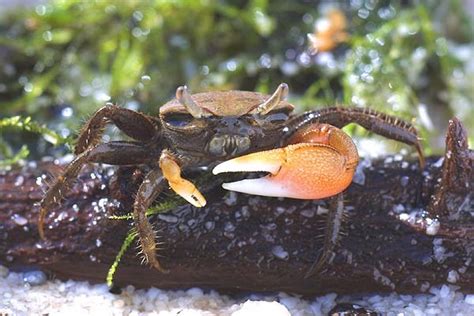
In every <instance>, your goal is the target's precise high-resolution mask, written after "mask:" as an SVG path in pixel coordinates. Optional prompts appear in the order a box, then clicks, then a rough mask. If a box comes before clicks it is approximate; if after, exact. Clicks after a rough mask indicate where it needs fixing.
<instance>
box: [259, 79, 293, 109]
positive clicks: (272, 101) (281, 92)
mask: <svg viewBox="0 0 474 316" xmlns="http://www.w3.org/2000/svg"><path fill="white" fill-rule="evenodd" d="M287 95H288V85H287V84H286V83H280V85H279V86H278V88H277V89H276V90H275V92H274V93H273V95H272V96H271V97H270V98H269V99H268V100H266V101H265V102H263V103H262V104H260V105H259V106H258V107H257V108H256V109H255V112H256V113H258V114H260V115H266V114H267V113H268V112H270V111H271V110H272V109H273V108H275V107H276V106H277V105H278V103H280V102H281V101H283V100H285V99H286V97H287Z"/></svg>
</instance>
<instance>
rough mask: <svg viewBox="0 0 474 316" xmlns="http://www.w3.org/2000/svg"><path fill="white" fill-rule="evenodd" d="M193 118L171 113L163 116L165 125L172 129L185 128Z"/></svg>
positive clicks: (188, 115)
mask: <svg viewBox="0 0 474 316" xmlns="http://www.w3.org/2000/svg"><path fill="white" fill-rule="evenodd" d="M193 119H194V118H193V116H192V115H191V114H187V113H173V114H168V115H166V116H165V118H164V121H165V122H166V124H168V125H171V126H173V127H185V126H187V125H188V124H189V123H191V121H192V120H193Z"/></svg>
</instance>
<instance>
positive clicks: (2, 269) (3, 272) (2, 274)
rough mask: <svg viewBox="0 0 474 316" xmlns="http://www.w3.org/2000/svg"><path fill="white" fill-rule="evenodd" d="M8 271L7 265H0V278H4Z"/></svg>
mask: <svg viewBox="0 0 474 316" xmlns="http://www.w3.org/2000/svg"><path fill="white" fill-rule="evenodd" d="M9 273H10V270H8V268H7V267H4V266H1V265H0V278H6V277H7V276H8V274H9Z"/></svg>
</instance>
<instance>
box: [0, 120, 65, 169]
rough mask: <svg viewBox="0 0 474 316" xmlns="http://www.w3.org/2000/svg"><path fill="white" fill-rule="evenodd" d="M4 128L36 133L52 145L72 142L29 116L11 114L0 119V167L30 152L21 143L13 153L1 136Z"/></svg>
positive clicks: (12, 162) (26, 155)
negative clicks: (19, 147) (18, 148)
mask: <svg viewBox="0 0 474 316" xmlns="http://www.w3.org/2000/svg"><path fill="white" fill-rule="evenodd" d="M6 130H16V131H26V132H31V133H36V134H38V135H40V136H42V137H43V138H44V139H45V140H46V141H47V142H49V143H51V144H52V145H54V146H57V145H63V144H68V145H71V142H72V140H71V139H69V138H64V137H62V136H61V135H59V134H58V133H56V132H54V131H52V130H50V129H49V128H47V127H46V126H44V125H40V124H38V123H36V122H34V121H33V120H32V119H31V117H25V118H23V117H20V116H13V117H10V118H3V119H0V158H1V157H3V159H2V160H0V167H7V166H10V165H12V164H15V163H17V162H18V161H20V160H21V159H26V158H27V157H28V155H29V154H30V151H29V150H28V147H27V146H26V145H23V146H22V147H21V149H20V150H19V151H18V152H17V153H16V154H14V153H13V152H12V149H11V147H10V146H9V145H8V144H7V143H6V142H5V140H4V139H3V138H2V135H3V133H4V132H5V131H6Z"/></svg>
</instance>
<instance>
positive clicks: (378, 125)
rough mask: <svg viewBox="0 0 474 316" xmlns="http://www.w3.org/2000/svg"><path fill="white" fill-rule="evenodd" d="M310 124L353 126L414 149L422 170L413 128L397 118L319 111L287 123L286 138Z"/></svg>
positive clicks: (338, 110)
mask: <svg viewBox="0 0 474 316" xmlns="http://www.w3.org/2000/svg"><path fill="white" fill-rule="evenodd" d="M314 123H327V124H330V125H333V126H336V127H339V128H342V127H344V126H346V125H347V124H349V123H356V124H358V125H360V126H362V127H364V128H365V129H367V130H369V131H372V132H374V133H376V134H379V135H381V136H384V137H387V138H390V139H394V140H397V141H400V142H403V143H405V144H408V145H410V146H414V147H415V148H416V151H417V152H418V157H419V160H420V166H421V167H422V168H423V167H424V164H425V159H424V155H423V151H422V149H421V144H420V139H419V137H418V133H417V131H416V128H415V127H414V126H413V125H412V124H410V123H407V122H405V121H403V120H400V119H399V118H397V117H394V116H391V115H387V114H385V113H381V112H378V111H375V110H372V109H369V108H355V107H330V108H323V109H319V110H315V111H310V112H306V113H304V114H302V115H300V116H298V117H295V118H294V119H293V120H291V121H290V122H289V124H288V126H289V131H288V135H289V136H291V135H292V134H293V133H295V132H296V131H298V130H300V129H301V128H302V127H304V126H307V125H311V124H314Z"/></svg>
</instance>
